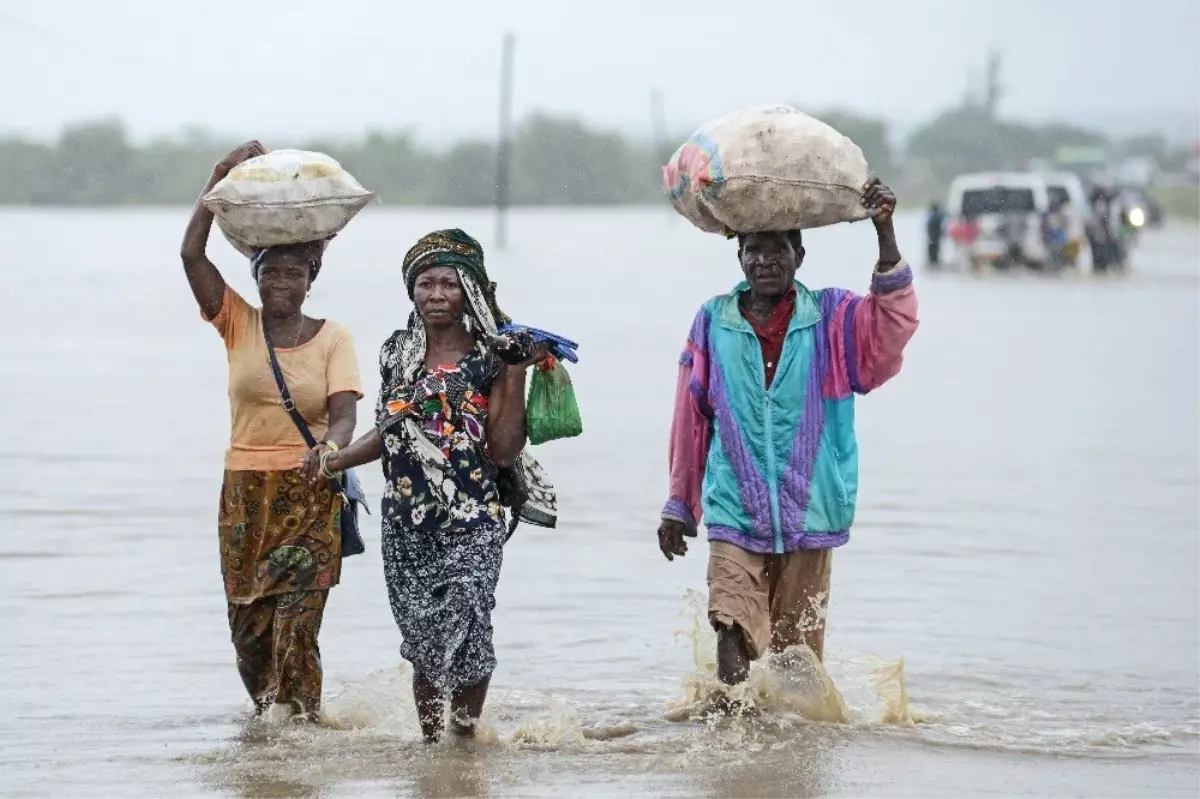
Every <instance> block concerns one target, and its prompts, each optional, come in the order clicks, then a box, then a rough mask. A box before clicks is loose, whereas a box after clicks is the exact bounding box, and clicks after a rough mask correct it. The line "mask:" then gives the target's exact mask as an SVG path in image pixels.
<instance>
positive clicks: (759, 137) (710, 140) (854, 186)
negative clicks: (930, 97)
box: [663, 105, 870, 235]
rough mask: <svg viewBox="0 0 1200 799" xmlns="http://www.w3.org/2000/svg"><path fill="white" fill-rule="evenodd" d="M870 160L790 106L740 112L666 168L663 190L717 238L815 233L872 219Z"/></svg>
mask: <svg viewBox="0 0 1200 799" xmlns="http://www.w3.org/2000/svg"><path fill="white" fill-rule="evenodd" d="M869 177H870V172H869V170H868V168H867V159H866V158H865V157H864V156H863V153H862V150H860V149H859V148H858V145H856V144H855V143H854V142H852V141H850V139H848V138H846V137H845V136H843V135H842V134H840V133H838V132H837V131H836V130H834V129H833V128H831V127H830V126H828V125H826V124H825V123H824V122H821V121H820V120H818V119H814V118H813V117H810V116H809V115H807V114H804V113H802V112H800V111H797V110H796V109H794V108H791V107H790V106H786V105H775V106H760V107H756V108H747V109H744V110H741V111H735V112H733V113H732V114H727V115H726V116H723V117H720V118H719V119H715V120H713V121H711V122H709V123H708V124H706V125H704V126H703V127H702V128H700V130H698V131H696V133H695V135H693V136H692V137H691V138H690V139H688V140H687V141H686V142H684V144H683V146H682V147H680V148H679V150H677V151H676V153H675V155H674V156H672V158H671V161H670V163H668V164H667V165H666V166H665V167H663V190H664V191H665V192H666V193H667V196H668V197H669V198H670V200H671V204H672V205H674V206H675V210H676V211H678V212H679V213H680V214H682V215H683V216H684V217H685V218H686V219H687V220H688V221H689V222H691V223H692V224H693V225H695V226H696V227H698V228H700V229H701V230H705V231H708V232H710V233H722V234H725V235H731V234H733V233H752V232H762V231H782V230H794V229H796V228H801V229H807V228H816V227H824V226H825V225H833V224H837V223H838V222H852V221H855V220H860V219H866V218H867V217H868V216H869V215H870V214H869V212H868V211H867V209H866V208H864V207H863V206H862V203H861V199H862V192H863V185H864V184H865V183H866V182H867V180H868V178H869Z"/></svg>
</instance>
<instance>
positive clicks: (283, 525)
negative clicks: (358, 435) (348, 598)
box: [218, 469, 342, 604]
mask: <svg viewBox="0 0 1200 799" xmlns="http://www.w3.org/2000/svg"><path fill="white" fill-rule="evenodd" d="M341 503H342V499H341V496H340V495H338V494H337V493H336V492H334V491H333V489H332V488H331V486H330V484H329V481H327V480H318V481H317V483H316V485H310V484H309V483H307V482H305V481H304V480H302V479H301V478H300V473H299V472H298V471H296V470H295V469H291V470H288V471H285V472H244V471H237V472H231V471H226V472H225V481H224V483H223V484H222V486H221V508H220V513H219V517H218V533H219V537H220V545H221V576H222V577H224V578H225V597H226V599H228V600H229V601H230V602H232V603H234V604H249V603H251V602H254V601H256V600H258V599H262V598H263V597H267V596H272V595H274V594H290V593H294V592H297V591H321V590H325V589H328V588H332V587H333V586H335V585H337V584H338V580H339V579H340V578H341V573H342V530H341V523H340V519H341V517H340V514H341V507H342V506H341Z"/></svg>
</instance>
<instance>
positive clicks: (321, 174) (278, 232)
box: [203, 150, 375, 255]
mask: <svg viewBox="0 0 1200 799" xmlns="http://www.w3.org/2000/svg"><path fill="white" fill-rule="evenodd" d="M374 196H375V195H374V193H372V192H370V191H367V190H366V189H364V188H363V187H362V186H361V185H360V184H359V182H358V181H357V180H355V179H354V176H353V175H351V174H350V173H349V172H347V171H346V170H345V169H343V168H342V165H341V164H339V163H338V162H337V161H335V160H333V159H332V158H330V157H329V156H327V155H325V154H324V153H313V152H307V151H305V150H274V151H272V152H269V153H267V154H265V155H260V156H258V157H257V158H251V159H249V160H248V161H244V162H242V163H241V164H238V165H237V166H235V167H234V168H233V169H231V170H230V171H229V174H228V175H226V176H225V178H224V179H223V180H221V182H219V183H218V184H217V185H216V186H213V188H212V191H210V192H209V193H208V194H206V195H204V198H203V202H204V205H205V206H206V207H207V208H208V209H209V210H210V211H212V212H213V214H215V215H216V218H217V226H218V227H220V228H221V232H222V233H223V234H225V238H227V239H228V240H229V243H230V244H232V245H233V246H234V247H235V248H236V249H237V250H238V251H239V252H241V253H242V254H243V255H250V254H252V253H254V252H255V251H257V250H262V249H265V248H267V247H277V246H279V245H282V244H299V243H301V242H306V241H317V240H318V239H327V238H329V237H330V236H333V235H334V234H336V233H338V232H339V231H341V230H342V228H344V227H346V224H347V223H348V222H349V221H350V220H351V219H353V218H354V215H355V214H357V213H358V212H359V211H361V210H362V209H363V207H364V206H366V204H367V203H369V202H370V201H371V198H372V197H374Z"/></svg>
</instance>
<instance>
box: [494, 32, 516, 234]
mask: <svg viewBox="0 0 1200 799" xmlns="http://www.w3.org/2000/svg"><path fill="white" fill-rule="evenodd" d="M515 49H516V40H515V39H514V38H513V35H512V34H511V33H506V34H504V52H503V54H502V56H501V62H500V137H499V140H498V141H497V143H496V203H495V205H496V246H498V247H499V248H500V249H504V248H505V247H507V246H508V218H507V217H508V204H509V162H510V160H511V159H512V95H513V85H512V84H513V54H514V50H515Z"/></svg>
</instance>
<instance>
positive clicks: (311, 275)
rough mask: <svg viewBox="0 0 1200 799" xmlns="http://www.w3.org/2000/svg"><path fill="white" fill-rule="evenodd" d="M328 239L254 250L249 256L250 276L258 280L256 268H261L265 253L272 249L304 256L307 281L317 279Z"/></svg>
mask: <svg viewBox="0 0 1200 799" xmlns="http://www.w3.org/2000/svg"><path fill="white" fill-rule="evenodd" d="M332 238H333V236H330V237H329V238H328V239H321V240H320V241H306V242H304V243H303V244H281V245H279V246H278V247H266V248H264V249H261V250H256V251H255V252H254V253H253V254H251V256H250V276H251V277H252V278H254V279H255V280H258V270H259V269H261V268H262V265H263V261H265V260H266V258H267V254H268V253H270V252H272V251H274V252H279V251H281V250H291V251H292V252H294V253H295V254H296V255H298V256H300V257H301V258H304V259H305V260H306V261H307V262H308V282H310V283H311V282H312V281H314V280H316V279H317V273H318V272H320V271H321V256H322V255H324V253H325V248H326V247H327V246H329V240H330V239H332Z"/></svg>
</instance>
